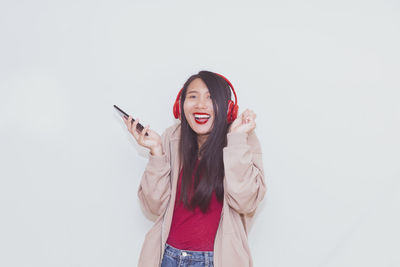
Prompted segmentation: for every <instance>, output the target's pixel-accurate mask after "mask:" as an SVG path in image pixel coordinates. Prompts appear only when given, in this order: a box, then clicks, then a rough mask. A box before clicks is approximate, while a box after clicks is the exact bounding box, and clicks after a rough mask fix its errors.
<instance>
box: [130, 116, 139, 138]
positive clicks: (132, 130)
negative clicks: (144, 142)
mask: <svg viewBox="0 0 400 267" xmlns="http://www.w3.org/2000/svg"><path fill="white" fill-rule="evenodd" d="M138 123H139V119H136V120H135V121H131V125H130V130H129V131H130V132H131V133H132V134H133V136H134V137H135V138H136V140H138V138H139V133H138V132H137V130H136V127H137V125H138Z"/></svg>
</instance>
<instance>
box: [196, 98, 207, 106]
mask: <svg viewBox="0 0 400 267" xmlns="http://www.w3.org/2000/svg"><path fill="white" fill-rule="evenodd" d="M196 106H197V108H206V107H207V99H206V98H205V97H199V98H198V101H197V103H196Z"/></svg>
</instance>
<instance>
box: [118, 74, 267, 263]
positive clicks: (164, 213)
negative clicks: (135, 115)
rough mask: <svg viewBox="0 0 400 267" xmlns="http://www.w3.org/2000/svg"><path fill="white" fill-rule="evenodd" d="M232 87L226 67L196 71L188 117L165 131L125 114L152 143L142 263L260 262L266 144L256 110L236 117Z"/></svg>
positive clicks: (139, 137) (142, 193)
mask: <svg viewBox="0 0 400 267" xmlns="http://www.w3.org/2000/svg"><path fill="white" fill-rule="evenodd" d="M230 89H232V92H233V93H234V94H235V91H234V89H233V86H232V85H231V83H230V82H229V81H228V80H227V79H226V78H225V77H223V76H222V75H220V74H216V73H213V72H209V71H200V72H199V73H198V74H195V75H192V76H191V77H190V78H189V79H188V80H187V81H186V82H185V84H184V86H183V88H182V90H181V91H180V92H179V95H178V97H177V101H176V103H175V105H174V115H175V117H177V118H179V119H180V120H181V123H180V124H176V125H173V126H171V127H169V128H168V129H167V130H166V131H165V132H164V133H163V135H162V136H161V137H160V136H159V135H158V134H157V133H156V132H154V131H153V130H151V129H150V128H149V125H147V126H146V127H145V128H144V129H143V131H142V132H141V133H139V132H137V131H136V125H137V123H138V122H139V120H136V121H135V122H133V123H131V117H129V118H128V119H125V123H126V125H127V127H128V130H129V131H130V133H131V134H132V135H133V136H134V138H135V139H136V141H137V142H138V144H139V145H141V146H144V147H146V148H149V149H150V155H149V162H148V164H147V166H146V169H145V171H144V174H143V177H142V180H141V183H140V186H139V190H138V196H139V199H140V202H141V204H142V207H143V209H144V210H145V211H146V212H149V213H151V214H153V215H155V216H156V217H157V219H156V220H155V223H154V226H153V227H152V229H151V230H150V231H149V232H148V233H147V235H146V237H145V241H144V244H143V247H142V251H141V254H140V259H139V266H140V267H158V266H162V267H170V266H216V267H235V266H238V267H246V266H252V265H253V263H252V258H251V255H250V251H249V246H248V243H247V231H248V227H249V223H250V220H251V219H252V217H253V216H254V212H255V209H256V207H257V205H258V204H259V202H260V201H261V200H262V199H263V197H264V195H265V192H266V187H265V183H264V173H263V167H262V155H261V147H260V144H259V142H258V139H257V137H256V135H255V133H254V128H255V127H256V123H255V118H256V114H255V113H254V112H253V111H251V110H248V109H246V110H245V111H244V112H243V113H242V114H241V115H240V116H238V117H237V115H236V114H237V109H238V107H237V102H236V101H235V103H234V102H233V101H232V100H231V90H230ZM235 99H236V94H235ZM236 117H237V118H236ZM145 133H148V136H145Z"/></svg>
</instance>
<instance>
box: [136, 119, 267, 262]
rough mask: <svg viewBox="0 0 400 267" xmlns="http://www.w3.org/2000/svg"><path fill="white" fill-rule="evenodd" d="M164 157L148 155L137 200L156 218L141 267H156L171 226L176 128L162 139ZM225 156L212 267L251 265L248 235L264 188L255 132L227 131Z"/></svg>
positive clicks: (177, 127)
mask: <svg viewBox="0 0 400 267" xmlns="http://www.w3.org/2000/svg"><path fill="white" fill-rule="evenodd" d="M161 138H162V144H163V149H164V154H163V156H152V155H150V158H149V161H148V163H147V166H146V169H145V171H144V174H143V177H142V180H141V182H140V186H139V190H138V196H139V199H140V202H141V205H142V208H143V209H144V211H145V212H148V213H150V214H152V215H153V216H156V217H157V219H156V220H155V223H154V226H153V227H152V228H151V229H150V231H149V232H148V233H147V234H146V237H145V240H144V243H143V246H142V250H141V253H140V257H139V264H138V266H139V267H158V266H160V264H161V259H162V257H163V253H164V246H165V243H166V240H167V238H168V234H169V230H170V227H171V221H172V215H173V212H174V204H175V195H176V186H177V181H178V175H179V151H178V149H179V138H180V124H176V125H173V126H171V127H169V128H168V129H166V130H165V132H164V133H163V135H162V137H161ZM227 141H228V142H227V146H226V147H225V148H224V149H223V157H224V168H225V178H224V203H223V207H222V213H221V220H220V223H219V226H218V230H217V234H216V237H215V241H214V266H215V267H236V266H237V267H251V266H253V261H252V258H251V254H250V250H249V246H248V243H247V231H248V227H249V223H250V220H251V219H252V217H253V215H254V212H255V210H256V208H257V205H258V204H259V203H260V201H261V200H262V199H263V198H264V195H265V192H266V186H265V183H264V171H263V165H262V154H261V146H260V143H259V141H258V139H257V137H256V135H255V133H254V131H253V132H252V133H250V134H246V133H228V135H227ZM194 230H195V229H194Z"/></svg>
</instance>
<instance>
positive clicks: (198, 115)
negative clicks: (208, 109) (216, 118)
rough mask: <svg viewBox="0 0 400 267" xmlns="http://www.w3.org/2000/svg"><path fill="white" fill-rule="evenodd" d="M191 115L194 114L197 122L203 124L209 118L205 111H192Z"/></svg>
mask: <svg viewBox="0 0 400 267" xmlns="http://www.w3.org/2000/svg"><path fill="white" fill-rule="evenodd" d="M193 115H194V120H195V121H196V123H198V124H205V123H207V122H208V120H209V119H210V118H211V115H210V114H207V113H194V114H193Z"/></svg>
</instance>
